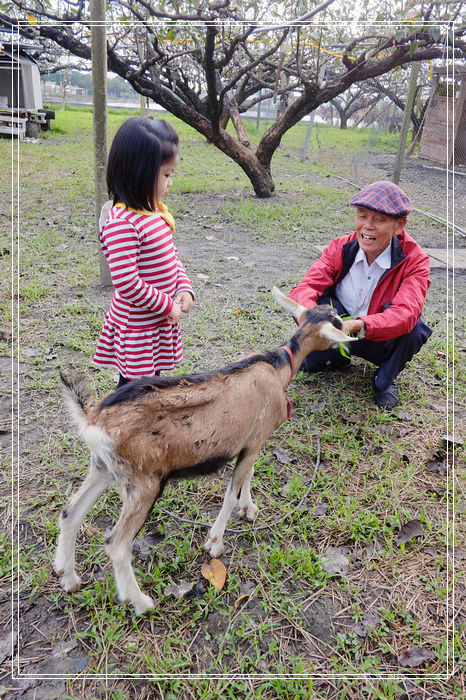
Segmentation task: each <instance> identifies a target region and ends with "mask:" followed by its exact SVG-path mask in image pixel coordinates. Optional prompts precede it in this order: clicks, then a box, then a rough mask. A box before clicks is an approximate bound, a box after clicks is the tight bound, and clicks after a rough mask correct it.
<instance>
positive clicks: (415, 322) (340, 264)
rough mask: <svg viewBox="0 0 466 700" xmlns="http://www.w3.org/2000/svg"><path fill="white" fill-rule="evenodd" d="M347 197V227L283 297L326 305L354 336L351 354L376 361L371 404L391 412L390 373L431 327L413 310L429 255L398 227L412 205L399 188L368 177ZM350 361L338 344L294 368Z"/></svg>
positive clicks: (425, 284) (423, 287) (418, 304)
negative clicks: (351, 218) (351, 211)
mask: <svg viewBox="0 0 466 700" xmlns="http://www.w3.org/2000/svg"><path fill="white" fill-rule="evenodd" d="M349 203H350V205H351V206H353V207H355V208H356V225H355V231H354V233H351V234H348V235H345V236H341V237H339V238H335V239H334V240H333V241H331V242H330V244H329V245H328V246H327V247H326V248H325V250H324V252H323V253H322V255H321V257H320V258H319V259H318V260H317V261H316V262H315V263H314V264H313V265H312V267H311V268H310V270H309V271H308V272H307V274H306V275H305V276H304V277H303V279H302V281H301V282H300V283H299V284H298V285H297V286H296V287H293V289H292V290H291V292H290V295H289V296H290V297H291V298H292V299H294V300H295V301H297V302H299V303H300V304H303V306H307V307H308V308H310V307H312V306H314V305H315V304H330V303H331V304H333V306H334V307H335V309H336V310H337V311H338V313H339V314H340V315H341V316H342V317H343V330H344V331H345V333H348V334H357V337H358V340H357V341H355V342H353V343H351V348H350V351H351V353H352V354H353V355H356V356H357V357H363V358H364V359H366V360H369V361H370V362H372V363H373V364H374V365H377V367H378V369H377V370H376V372H375V375H374V379H373V386H374V398H375V403H376V404H377V406H380V407H382V408H385V409H387V410H391V409H393V408H395V406H397V405H398V402H399V396H398V391H397V387H396V378H397V376H398V374H399V373H400V372H401V370H402V369H403V368H404V366H405V365H406V363H407V362H409V360H410V359H411V358H412V357H413V356H414V355H415V354H416V353H417V352H419V350H420V349H421V347H422V345H423V344H424V343H425V342H426V340H427V339H428V337H429V336H430V335H431V333H432V329H431V328H429V326H428V325H427V324H426V323H425V321H424V319H423V317H422V315H421V314H422V307H423V305H424V300H425V296H426V292H427V289H428V288H429V286H430V280H429V272H430V265H429V258H428V256H427V254H426V253H425V252H424V251H423V250H422V248H421V246H420V245H419V244H418V243H416V241H415V240H414V239H413V238H411V236H409V235H408V234H407V233H406V231H405V230H404V228H405V225H406V221H407V216H408V213H409V212H410V211H411V210H412V206H411V202H410V200H409V198H408V197H407V195H406V194H405V193H404V192H403V190H402V189H401V188H400V187H398V186H397V185H394V184H393V183H391V182H386V181H380V182H374V183H372V184H371V185H368V186H367V187H364V189H362V190H361V191H360V192H359V193H358V194H357V195H355V196H354V197H353V198H352V199H351V201H350V202H349ZM345 316H350V317H352V318H350V319H348V320H344V317H345ZM350 363H351V360H350V359H349V358H345V357H343V356H342V355H341V354H340V353H339V351H338V350H328V351H326V352H313V353H311V354H310V355H308V356H307V357H306V358H305V360H304V362H303V363H302V365H301V369H302V370H305V371H307V372H317V371H319V370H322V369H325V368H329V369H341V368H343V367H346V366H348V365H349V364H350Z"/></svg>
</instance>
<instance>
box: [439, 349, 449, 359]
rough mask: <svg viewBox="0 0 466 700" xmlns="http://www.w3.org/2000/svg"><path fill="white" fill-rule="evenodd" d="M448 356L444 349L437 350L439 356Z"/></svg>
mask: <svg viewBox="0 0 466 700" xmlns="http://www.w3.org/2000/svg"><path fill="white" fill-rule="evenodd" d="M446 356H447V353H446V352H443V350H437V357H442V358H443V359H445V358H446Z"/></svg>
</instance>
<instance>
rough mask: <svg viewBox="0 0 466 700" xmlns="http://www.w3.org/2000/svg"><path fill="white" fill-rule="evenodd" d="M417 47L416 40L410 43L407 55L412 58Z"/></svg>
mask: <svg viewBox="0 0 466 700" xmlns="http://www.w3.org/2000/svg"><path fill="white" fill-rule="evenodd" d="M417 46H418V43H417V39H415V40H414V41H413V42H412V43H411V46H410V47H409V55H410V56H412V55H413V53H414V52H415V51H416V49H417Z"/></svg>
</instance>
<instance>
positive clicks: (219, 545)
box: [204, 537, 225, 559]
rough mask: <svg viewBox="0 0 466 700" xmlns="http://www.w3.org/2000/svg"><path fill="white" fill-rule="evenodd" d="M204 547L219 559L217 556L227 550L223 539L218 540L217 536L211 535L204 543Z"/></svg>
mask: <svg viewBox="0 0 466 700" xmlns="http://www.w3.org/2000/svg"><path fill="white" fill-rule="evenodd" d="M204 549H205V551H206V552H207V553H208V554H210V556H211V557H212V558H213V559H217V557H219V556H221V555H222V554H223V552H224V551H225V547H224V546H223V542H222V540H217V538H216V537H214V538H213V539H212V538H211V537H209V539H208V540H207V541H206V543H205V544H204Z"/></svg>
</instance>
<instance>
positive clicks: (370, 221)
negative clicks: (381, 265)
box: [356, 207, 406, 265]
mask: <svg viewBox="0 0 466 700" xmlns="http://www.w3.org/2000/svg"><path fill="white" fill-rule="evenodd" d="M405 224H406V219H396V218H395V217H393V216H387V215H386V214H379V213H378V212H376V211H372V210H371V209H365V208H364V207H357V209H356V236H357V239H358V243H359V247H360V248H361V250H363V251H364V253H365V254H366V258H367V262H368V263H369V265H371V263H373V262H374V260H375V259H376V258H377V257H378V256H379V255H380V253H383V251H384V250H385V248H387V247H388V246H389V245H390V242H391V240H392V238H393V236H396V235H398V234H399V233H401V231H402V230H403V227H404V225H405Z"/></svg>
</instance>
